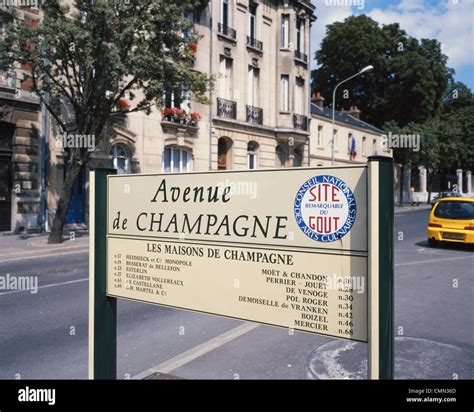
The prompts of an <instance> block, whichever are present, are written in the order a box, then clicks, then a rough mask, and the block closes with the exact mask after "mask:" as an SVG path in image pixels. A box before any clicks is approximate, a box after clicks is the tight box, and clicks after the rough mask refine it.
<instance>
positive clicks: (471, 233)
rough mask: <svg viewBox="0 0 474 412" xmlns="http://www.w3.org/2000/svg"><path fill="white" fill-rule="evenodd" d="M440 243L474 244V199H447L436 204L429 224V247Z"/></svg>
mask: <svg viewBox="0 0 474 412" xmlns="http://www.w3.org/2000/svg"><path fill="white" fill-rule="evenodd" d="M439 242H457V243H467V244H474V197H447V198H442V199H439V200H438V201H437V202H436V203H435V205H434V207H433V208H432V209H431V213H430V219H429V223H428V245H429V246H436V245H437V244H438V243H439Z"/></svg>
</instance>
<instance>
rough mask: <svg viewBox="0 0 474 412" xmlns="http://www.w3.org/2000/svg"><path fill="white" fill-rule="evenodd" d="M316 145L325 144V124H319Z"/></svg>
mask: <svg viewBox="0 0 474 412" xmlns="http://www.w3.org/2000/svg"><path fill="white" fill-rule="evenodd" d="M316 145H317V146H322V145H323V126H318V134H317V135H316Z"/></svg>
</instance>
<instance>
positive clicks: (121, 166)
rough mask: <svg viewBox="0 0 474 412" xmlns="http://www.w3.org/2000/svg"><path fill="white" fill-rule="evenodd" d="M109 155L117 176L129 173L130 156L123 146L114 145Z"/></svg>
mask: <svg viewBox="0 0 474 412" xmlns="http://www.w3.org/2000/svg"><path fill="white" fill-rule="evenodd" d="M110 154H111V155H112V159H113V165H114V169H116V170H117V174H119V175H121V174H126V173H131V169H132V168H131V164H130V155H129V154H128V150H127V149H126V148H125V147H124V146H123V145H121V144H114V145H113V146H112V149H111V150H110Z"/></svg>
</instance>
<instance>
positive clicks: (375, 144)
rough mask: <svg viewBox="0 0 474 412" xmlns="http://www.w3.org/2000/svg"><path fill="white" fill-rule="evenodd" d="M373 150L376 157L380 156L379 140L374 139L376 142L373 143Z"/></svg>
mask: <svg viewBox="0 0 474 412" xmlns="http://www.w3.org/2000/svg"><path fill="white" fill-rule="evenodd" d="M372 148H373V149H372V150H373V152H374V155H378V154H379V152H378V149H377V139H374V140H373V141H372Z"/></svg>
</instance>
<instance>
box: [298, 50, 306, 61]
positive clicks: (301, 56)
mask: <svg viewBox="0 0 474 412" xmlns="http://www.w3.org/2000/svg"><path fill="white" fill-rule="evenodd" d="M295 59H297V60H300V61H302V62H305V63H308V55H307V54H305V53H303V52H302V51H300V50H295Z"/></svg>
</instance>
